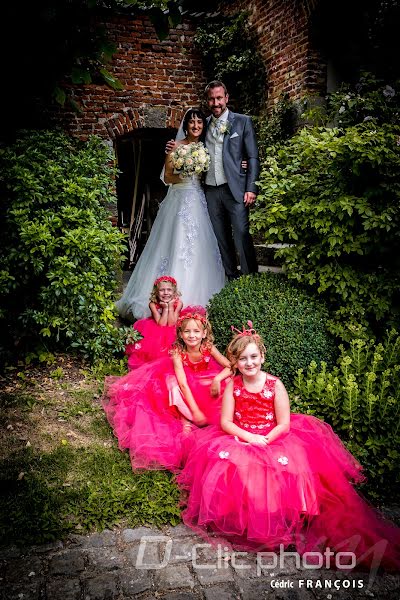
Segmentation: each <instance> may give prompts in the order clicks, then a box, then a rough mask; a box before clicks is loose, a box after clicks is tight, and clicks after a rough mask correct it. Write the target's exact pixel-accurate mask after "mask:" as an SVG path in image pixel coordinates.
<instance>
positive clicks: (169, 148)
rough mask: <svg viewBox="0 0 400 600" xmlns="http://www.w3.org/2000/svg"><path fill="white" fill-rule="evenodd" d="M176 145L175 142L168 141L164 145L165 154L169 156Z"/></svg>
mask: <svg viewBox="0 0 400 600" xmlns="http://www.w3.org/2000/svg"><path fill="white" fill-rule="evenodd" d="M177 145H178V144H177V143H176V142H175V140H168V142H167V143H166V144H165V154H169V153H170V152H172V150H175V148H176V147H177Z"/></svg>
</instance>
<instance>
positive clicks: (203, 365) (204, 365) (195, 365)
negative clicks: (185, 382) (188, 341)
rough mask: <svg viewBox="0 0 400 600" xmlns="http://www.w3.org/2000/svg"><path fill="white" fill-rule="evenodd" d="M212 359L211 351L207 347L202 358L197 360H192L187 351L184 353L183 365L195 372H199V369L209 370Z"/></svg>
mask: <svg viewBox="0 0 400 600" xmlns="http://www.w3.org/2000/svg"><path fill="white" fill-rule="evenodd" d="M210 359H211V352H210V350H208V349H207V348H206V349H204V350H203V352H202V356H201V359H200V360H199V361H197V362H192V361H191V360H190V358H189V355H188V354H187V353H186V352H184V353H183V354H182V364H183V366H185V367H189V368H190V369H192V371H194V372H195V373H198V372H199V371H207V369H208V365H209V362H210Z"/></svg>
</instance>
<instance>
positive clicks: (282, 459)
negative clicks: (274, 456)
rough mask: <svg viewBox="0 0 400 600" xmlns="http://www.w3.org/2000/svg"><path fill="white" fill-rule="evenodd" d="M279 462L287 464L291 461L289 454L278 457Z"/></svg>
mask: <svg viewBox="0 0 400 600" xmlns="http://www.w3.org/2000/svg"><path fill="white" fill-rule="evenodd" d="M278 462H279V463H281V465H287V464H288V462H289V459H288V457H287V456H280V457H279V458H278Z"/></svg>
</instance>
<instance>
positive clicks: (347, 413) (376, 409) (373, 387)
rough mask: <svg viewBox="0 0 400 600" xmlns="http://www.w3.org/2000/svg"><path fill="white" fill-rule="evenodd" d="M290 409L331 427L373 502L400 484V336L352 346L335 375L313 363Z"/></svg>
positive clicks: (300, 373) (301, 375) (390, 335)
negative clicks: (363, 477)
mask: <svg viewBox="0 0 400 600" xmlns="http://www.w3.org/2000/svg"><path fill="white" fill-rule="evenodd" d="M295 394H296V395H295V396H294V398H293V401H292V408H295V410H297V411H299V412H302V413H308V414H313V415H316V416H317V417H320V418H322V419H324V420H325V421H327V422H328V423H329V424H330V425H332V427H333V428H334V430H335V432H336V433H337V434H338V435H339V436H340V438H341V439H342V440H343V441H344V442H345V443H346V445H347V446H348V447H349V449H350V450H351V452H353V454H355V455H356V456H357V458H358V459H359V460H360V462H361V464H362V465H363V466H364V468H365V470H366V474H367V475H368V477H369V479H370V481H369V482H368V491H369V492H370V494H371V495H372V496H374V497H375V498H380V499H392V500H393V498H390V494H393V490H394V489H398V486H399V484H400V451H399V448H400V336H399V334H398V332H396V331H394V330H392V331H391V332H390V333H388V334H387V335H386V337H385V339H384V342H383V343H380V344H376V343H374V341H372V340H369V341H367V340H364V339H357V340H352V342H351V343H350V347H348V348H347V349H344V348H343V347H341V356H340V358H339V360H338V365H337V366H335V367H334V368H333V369H332V370H329V369H327V366H326V365H325V364H322V365H321V366H320V367H319V368H318V367H317V365H316V363H315V362H312V363H311V364H310V366H309V367H308V369H306V370H305V371H303V370H299V371H298V374H297V377H296V379H295Z"/></svg>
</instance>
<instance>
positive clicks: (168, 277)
mask: <svg viewBox="0 0 400 600" xmlns="http://www.w3.org/2000/svg"><path fill="white" fill-rule="evenodd" d="M162 281H169V282H170V283H172V285H175V286H176V285H177V283H176V279H174V278H173V277H171V276H170V275H161V277H158V279H156V280H155V282H154V283H153V286H157V285H158V284H159V283H161V282H162Z"/></svg>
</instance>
